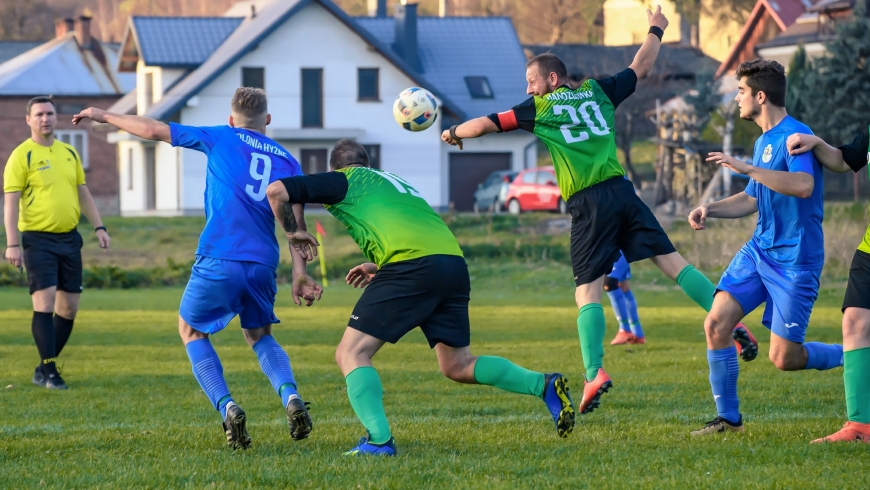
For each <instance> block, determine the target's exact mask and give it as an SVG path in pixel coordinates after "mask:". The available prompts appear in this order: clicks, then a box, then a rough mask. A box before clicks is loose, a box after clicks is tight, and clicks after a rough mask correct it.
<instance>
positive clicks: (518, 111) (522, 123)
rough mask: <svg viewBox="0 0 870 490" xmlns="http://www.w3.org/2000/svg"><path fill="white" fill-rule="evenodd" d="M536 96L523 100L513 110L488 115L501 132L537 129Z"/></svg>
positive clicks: (532, 130)
mask: <svg viewBox="0 0 870 490" xmlns="http://www.w3.org/2000/svg"><path fill="white" fill-rule="evenodd" d="M536 114H537V113H536V112H535V98H534V97H529V98H528V99H526V100H524V101H523V102H521V103H519V104H517V105H515V106H513V107H512V108H511V110H509V111H505V112H499V113H497V114H496V113H493V114H490V115H488V116H486V117H488V118H489V120H490V121H492V122H493V123H495V125H496V127H497V128H498V130H499V132H503V131H505V132H506V131H513V130H515V129H522V130H525V131H528V132H530V133H531V132H534V131H535V115H536Z"/></svg>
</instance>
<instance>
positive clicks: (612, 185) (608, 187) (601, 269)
mask: <svg viewBox="0 0 870 490" xmlns="http://www.w3.org/2000/svg"><path fill="white" fill-rule="evenodd" d="M568 212H569V213H571V266H572V267H573V269H574V283H575V284H576V285H577V286H581V285H583V284H589V283H590V282H593V281H595V280H596V279H598V278H599V277H601V276H603V275H605V274H607V273H608V272H610V271H611V270H612V269H613V263H614V262H616V260H617V259H619V251H620V250H621V251H622V253H623V254H625V259H626V260H627V261H629V262H637V261H638V260H643V259H648V258H650V257H655V256H657V255H667V254H669V253H673V252H676V249H675V248H674V246H673V244H671V240H670V238H668V235H667V234H666V233H665V231H664V230H663V229H662V226H661V225H660V224H659V222H658V220H657V219H656V217H655V216H654V215H653V213H652V211H650V209H649V207H647V205H646V204H644V203H643V201H641V200H640V198H639V197H637V194H635V193H634V186H633V185H632V184H631V182H629V181H628V180H626V179H624V178H622V177H614V178H612V179H607V180H605V181H603V182H599V183H597V184H594V185H592V186H589V187H587V188H585V189H583V190H581V191H579V192H577V193H576V194H574V195H573V196H571V198H570V199H568Z"/></svg>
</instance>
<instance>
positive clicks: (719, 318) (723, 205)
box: [689, 60, 843, 435]
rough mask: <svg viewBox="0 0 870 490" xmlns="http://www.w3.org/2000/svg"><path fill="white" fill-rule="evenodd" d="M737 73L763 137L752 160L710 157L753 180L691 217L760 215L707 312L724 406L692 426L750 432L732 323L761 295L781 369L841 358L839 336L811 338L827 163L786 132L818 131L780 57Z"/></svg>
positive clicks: (699, 224) (742, 101)
mask: <svg viewBox="0 0 870 490" xmlns="http://www.w3.org/2000/svg"><path fill="white" fill-rule="evenodd" d="M737 79H738V80H739V85H738V94H737V103H738V106H739V108H740V117H741V118H743V119H751V120H753V121H755V122H756V124H758V125H759V126H760V127H761V129H762V131H763V134H762V135H761V136H760V137H759V138H758V140H757V141H756V142H755V152H754V158H753V165H749V164H746V163H744V162H741V161H739V160H737V159H735V158H733V157H730V156H727V155H724V154H722V153H710V157H709V158H708V159H707V161H710V162H715V163H718V164H720V165H723V166H725V167H727V168H730V169H732V170H734V171H735V172H738V173H741V174H744V175H747V176H749V179H750V180H749V185H747V187H746V190H745V191H744V192H741V193H739V194H736V195H734V196H731V197H729V198H727V199H723V200H722V201H719V202H715V203H712V204H705V205H702V206H700V207H698V208H697V209H695V210H693V211H692V212H691V214H689V223H690V224H691V225H692V227H693V228H694V229H696V230H703V229H704V222H705V220H706V219H707V218H710V217H713V218H741V217H744V216H749V215H750V214H753V213H755V212H758V225H757V227H756V229H755V233H754V234H753V235H752V238H751V239H750V240H749V242H748V243H747V244H746V245H744V246H743V248H742V249H741V250H740V251H739V252H738V253H737V256H735V257H734V260H732V261H731V265H729V266H728V269H727V270H726V271H725V273H724V274H723V276H722V279H721V280H720V282H719V286H718V287H717V289H716V296H715V298H714V300H713V308H712V309H711V310H710V313H709V314H708V315H707V319H706V321H705V322H704V330H705V331H706V334H707V362H708V363H709V365H710V386H711V387H712V389H713V399H714V401H715V402H716V408H717V411H718V416H717V417H716V418H715V419H713V420H712V421H710V422H708V423H707V424H706V426H705V427H704V428H702V429H700V430H697V431H694V432H692V435H707V434H714V433H718V432H729V431H733V432H743V430H744V428H743V417H742V415H741V413H740V401H739V399H738V397H737V376H738V374H739V371H740V369H739V366H738V364H737V351H736V349H735V345H734V341H735V340H736V341H737V342H739V343H745V342H747V339H746V338H745V337H742V336H741V335H742V334H743V333H745V330H742V329H736V330H733V333H732V329H734V326H735V324H737V322H739V321H740V319H742V318H743V317H744V316H745V315H748V314H749V313H751V312H752V311H753V310H755V309H756V308H757V307H758V306H759V305H761V303H766V305H765V308H764V315H763V317H762V323H763V324H764V326H766V327H767V328H769V329H770V333H771V335H770V354H769V357H770V360H771V362H773V364H774V365H775V366H776V367H777V368H778V369H781V370H783V371H797V370H802V369H818V370H825V369H832V368H835V367H838V366H842V365H843V347H842V346H841V345H831V344H822V343H819V342H806V343H804V337H805V335H806V329H807V324H808V323H809V320H810V313H811V311H812V308H813V303H814V302H815V300H816V297H817V296H818V289H819V277H820V275H821V272H822V265H823V264H824V261H825V252H824V235H823V232H822V218H823V216H824V209H823V201H822V192H823V185H822V184H823V181H822V167H821V166H820V165H819V162H818V161H817V160H816V159H815V157H813V155H812V153H804V154H801V155H790V154H789V151H788V147H787V145H786V141H787V139H788V137H789V136H790V135H792V134H794V133H804V134H811V131H810V129H809V128H808V127H807V126H806V125H804V124H802V123H800V122H798V121H797V120H795V119H794V118H792V117H791V116H789V115H788V114H787V113H786V110H785V92H786V80H785V69H784V68H783V67H782V65H780V64H779V63H777V62H775V61H771V60H755V61H748V62H745V63H741V64H740V66H739V67H738V68H737Z"/></svg>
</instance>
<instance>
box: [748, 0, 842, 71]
mask: <svg viewBox="0 0 870 490" xmlns="http://www.w3.org/2000/svg"><path fill="white" fill-rule="evenodd" d="M854 7H855V0H821V1H818V2H817V3H816V4H815V5H813V6H812V7H810V8H809V9H807V11H806V13H804V14H803V15H801V16H800V17H798V18H797V20H796V21H795V22H794V23H793V24H792V25H790V26H789V27H788V28H787V29H785V30H784V31H783V32H781V33H779V34H777V35H776V37H774V38H773V39H770V40H768V41H766V42H763V43H760V44H758V45H757V46H756V47H755V49H756V50H757V51H758V55H759V56H761V57H762V58H764V59H768V60H776V61H779V62H780V63H782V64H783V65H784V66H786V67H788V65H789V63H790V62H791V59H792V57H794V54H795V52H797V50H798V46H800V45H803V47H804V50H805V51H806V53H807V58H808V59H812V58H817V57H819V56H823V55H824V54H825V51H826V48H825V43H826V42H828V41H830V40H832V39H833V38H834V36H835V33H834V25H835V24H836V23H837V21H838V20H840V19H846V18H849V17H851V16H852V9H853V8H854Z"/></svg>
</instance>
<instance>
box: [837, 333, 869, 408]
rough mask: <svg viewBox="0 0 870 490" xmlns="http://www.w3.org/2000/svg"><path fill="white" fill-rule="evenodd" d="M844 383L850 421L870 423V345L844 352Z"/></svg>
mask: <svg viewBox="0 0 870 490" xmlns="http://www.w3.org/2000/svg"><path fill="white" fill-rule="evenodd" d="M843 383H844V384H845V385H846V412H847V413H848V415H849V421H850V422H860V423H862V424H870V347H865V348H863V349H855V350H850V351H846V352H844V353H843Z"/></svg>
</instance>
